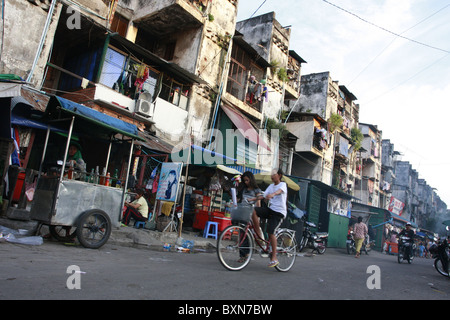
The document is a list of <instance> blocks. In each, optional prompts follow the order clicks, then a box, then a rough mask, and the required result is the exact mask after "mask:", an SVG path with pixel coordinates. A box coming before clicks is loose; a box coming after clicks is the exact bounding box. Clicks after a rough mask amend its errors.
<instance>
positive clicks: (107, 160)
mask: <svg viewBox="0 0 450 320" xmlns="http://www.w3.org/2000/svg"><path fill="white" fill-rule="evenodd" d="M112 139H113V138H112V137H111V139H110V141H109V148H108V156H107V157H106V166H105V168H106V172H108V166H109V159H110V157H111V148H112Z"/></svg>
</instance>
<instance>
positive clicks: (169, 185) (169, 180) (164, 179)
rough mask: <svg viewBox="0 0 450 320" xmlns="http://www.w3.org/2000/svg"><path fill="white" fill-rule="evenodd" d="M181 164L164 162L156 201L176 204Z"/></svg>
mask: <svg viewBox="0 0 450 320" xmlns="http://www.w3.org/2000/svg"><path fill="white" fill-rule="evenodd" d="M182 169H183V164H182V163H172V162H166V163H163V164H162V166H161V173H160V176H159V183H158V190H157V191H156V200H162V201H167V202H176V201H177V194H178V186H179V184H180V177H181V170H182Z"/></svg>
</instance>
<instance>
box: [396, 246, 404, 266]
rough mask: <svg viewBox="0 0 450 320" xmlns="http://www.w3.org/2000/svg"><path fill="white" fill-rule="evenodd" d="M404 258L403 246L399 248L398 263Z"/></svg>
mask: <svg viewBox="0 0 450 320" xmlns="http://www.w3.org/2000/svg"><path fill="white" fill-rule="evenodd" d="M403 258H404V252H403V248H399V249H398V256H397V261H398V263H402V262H403Z"/></svg>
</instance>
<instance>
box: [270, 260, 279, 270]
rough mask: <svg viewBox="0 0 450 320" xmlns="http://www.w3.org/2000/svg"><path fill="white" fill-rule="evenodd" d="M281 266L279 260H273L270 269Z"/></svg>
mask: <svg viewBox="0 0 450 320" xmlns="http://www.w3.org/2000/svg"><path fill="white" fill-rule="evenodd" d="M279 264H280V262H279V261H278V260H272V261H270V263H269V265H268V267H269V268H273V267H276V266H277V265H279Z"/></svg>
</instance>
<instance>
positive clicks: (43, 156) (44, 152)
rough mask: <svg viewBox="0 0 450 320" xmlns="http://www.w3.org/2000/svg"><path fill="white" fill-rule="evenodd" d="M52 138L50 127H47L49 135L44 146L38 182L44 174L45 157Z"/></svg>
mask: <svg viewBox="0 0 450 320" xmlns="http://www.w3.org/2000/svg"><path fill="white" fill-rule="evenodd" d="M49 137H50V125H48V126H47V135H46V137H45V144H44V151H43V152H42V159H41V164H40V165H39V175H38V180H39V179H40V178H41V174H42V166H43V164H44V160H45V155H46V154H47V146H48V139H49Z"/></svg>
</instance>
